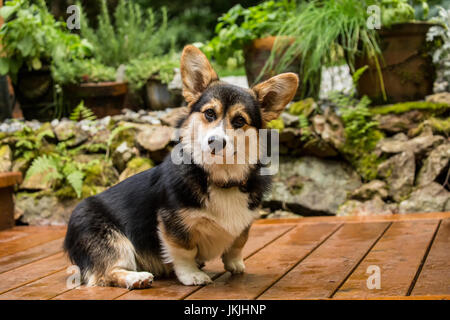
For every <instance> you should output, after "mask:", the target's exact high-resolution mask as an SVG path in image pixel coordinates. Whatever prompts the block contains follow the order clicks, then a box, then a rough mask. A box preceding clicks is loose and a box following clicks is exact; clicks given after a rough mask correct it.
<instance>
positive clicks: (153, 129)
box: [137, 126, 175, 152]
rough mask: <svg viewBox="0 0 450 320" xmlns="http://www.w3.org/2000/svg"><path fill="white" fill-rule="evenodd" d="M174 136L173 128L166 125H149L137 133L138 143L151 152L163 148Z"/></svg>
mask: <svg viewBox="0 0 450 320" xmlns="http://www.w3.org/2000/svg"><path fill="white" fill-rule="evenodd" d="M174 138H175V128H172V127H168V126H149V127H148V128H146V129H145V130H142V131H141V132H139V133H138V135H137V142H138V144H139V145H140V146H141V147H142V148H144V149H146V150H148V151H151V152H154V151H159V150H162V149H164V148H165V147H166V146H167V145H168V144H169V143H170V141H172V140H174Z"/></svg>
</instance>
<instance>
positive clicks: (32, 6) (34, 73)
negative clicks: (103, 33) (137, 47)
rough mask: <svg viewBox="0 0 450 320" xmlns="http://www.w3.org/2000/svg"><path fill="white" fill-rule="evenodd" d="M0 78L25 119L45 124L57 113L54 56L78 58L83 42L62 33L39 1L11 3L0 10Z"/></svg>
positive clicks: (60, 24) (14, 0) (86, 46)
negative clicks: (9, 80) (5, 81)
mask: <svg viewBox="0 0 450 320" xmlns="http://www.w3.org/2000/svg"><path fill="white" fill-rule="evenodd" d="M0 15H1V16H2V18H3V19H4V20H5V23H4V24H3V26H2V27H1V29H0V39H1V43H2V46H1V49H0V52H1V55H2V57H1V58H0V74H2V75H6V74H8V75H9V76H10V77H11V78H12V80H13V85H14V92H15V95H16V98H17V100H18V101H19V103H20V105H21V108H22V112H23V115H24V117H25V119H28V120H31V119H40V120H49V119H51V118H53V117H55V115H56V114H58V113H59V110H58V106H57V104H56V103H55V99H54V97H55V94H56V92H55V90H54V82H53V78H52V75H51V64H52V62H53V58H54V56H66V57H67V56H70V57H77V58H82V57H84V56H85V55H87V54H89V50H90V46H89V44H88V43H87V42H84V41H81V39H80V38H79V37H78V36H77V35H75V34H70V33H69V32H67V29H65V24H64V23H63V22H57V21H55V19H54V18H53V16H52V15H51V14H50V13H49V12H48V10H47V7H46V5H45V2H44V1H43V0H39V1H35V2H33V3H31V1H28V0H12V1H8V2H6V3H5V6H4V7H2V8H1V9H0Z"/></svg>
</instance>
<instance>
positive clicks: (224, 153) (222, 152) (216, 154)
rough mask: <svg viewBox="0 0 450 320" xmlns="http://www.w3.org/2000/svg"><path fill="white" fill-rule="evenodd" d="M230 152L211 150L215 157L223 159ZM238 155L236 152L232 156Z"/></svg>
mask: <svg viewBox="0 0 450 320" xmlns="http://www.w3.org/2000/svg"><path fill="white" fill-rule="evenodd" d="M228 152H230V151H225V152H224V150H223V149H222V150H217V151H216V150H215V149H213V150H211V154H212V155H213V156H221V157H222V156H223V157H225V156H226V155H227V153H228ZM236 154H237V150H234V151H233V154H232V155H233V156H235V155H236Z"/></svg>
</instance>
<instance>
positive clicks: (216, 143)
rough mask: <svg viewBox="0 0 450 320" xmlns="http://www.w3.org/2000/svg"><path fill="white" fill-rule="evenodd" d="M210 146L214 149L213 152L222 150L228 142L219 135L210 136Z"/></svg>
mask: <svg viewBox="0 0 450 320" xmlns="http://www.w3.org/2000/svg"><path fill="white" fill-rule="evenodd" d="M208 145H209V148H210V149H211V150H212V151H213V153H215V152H217V151H220V150H222V149H223V148H225V146H226V145H227V142H226V140H225V139H224V138H219V137H217V136H211V137H209V138H208Z"/></svg>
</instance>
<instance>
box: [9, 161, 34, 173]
mask: <svg viewBox="0 0 450 320" xmlns="http://www.w3.org/2000/svg"><path fill="white" fill-rule="evenodd" d="M29 165H30V161H29V160H27V159H24V158H17V159H15V160H14V162H13V164H12V168H11V171H13V172H18V171H20V172H22V176H25V173H26V172H27V169H28V167H29Z"/></svg>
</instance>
